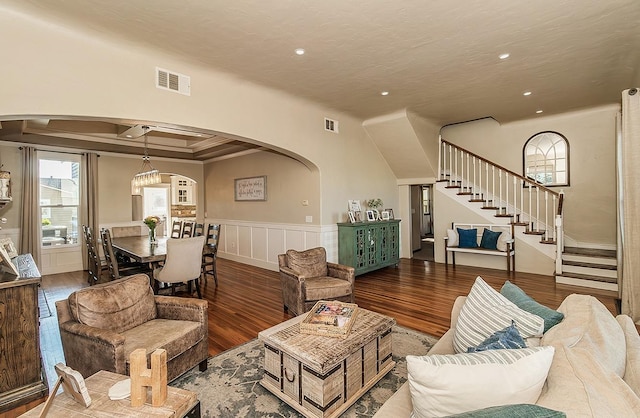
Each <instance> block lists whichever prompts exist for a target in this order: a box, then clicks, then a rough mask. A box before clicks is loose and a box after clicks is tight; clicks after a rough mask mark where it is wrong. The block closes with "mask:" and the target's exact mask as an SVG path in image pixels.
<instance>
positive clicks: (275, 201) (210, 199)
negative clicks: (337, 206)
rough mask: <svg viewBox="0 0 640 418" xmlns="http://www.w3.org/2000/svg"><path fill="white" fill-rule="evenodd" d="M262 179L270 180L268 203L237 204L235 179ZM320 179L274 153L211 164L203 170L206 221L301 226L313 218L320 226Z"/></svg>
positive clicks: (296, 162)
mask: <svg viewBox="0 0 640 418" xmlns="http://www.w3.org/2000/svg"><path fill="white" fill-rule="evenodd" d="M262 175H265V176H267V200H266V201H251V202H246V201H241V202H236V201H235V199H234V179H236V178H242V177H253V176H262ZM319 177H320V176H319V173H318V172H317V170H311V169H309V168H307V167H306V166H305V165H304V164H302V163H300V162H299V161H296V160H294V159H292V158H289V157H285V156H283V155H279V154H275V153H272V152H258V153H254V154H249V155H246V156H243V157H238V158H233V159H225V160H220V161H215V162H211V163H208V164H206V165H205V166H204V184H205V185H206V190H205V194H206V210H207V218H216V219H234V220H245V221H246V220H251V221H256V222H282V223H296V224H302V223H306V217H307V216H311V217H312V221H311V222H310V223H314V224H318V223H319V222H320V201H319V199H318V197H319V196H320V178H319ZM303 200H307V201H308V202H309V204H308V206H303V204H302V201H303ZM345 204H346V203H345Z"/></svg>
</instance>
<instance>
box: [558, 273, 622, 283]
mask: <svg viewBox="0 0 640 418" xmlns="http://www.w3.org/2000/svg"><path fill="white" fill-rule="evenodd" d="M562 276H563V277H571V278H573V279H582V280H592V281H595V282H603V283H617V282H618V279H617V278H615V277H602V276H593V275H590V274H580V273H572V272H567V271H563V272H562Z"/></svg>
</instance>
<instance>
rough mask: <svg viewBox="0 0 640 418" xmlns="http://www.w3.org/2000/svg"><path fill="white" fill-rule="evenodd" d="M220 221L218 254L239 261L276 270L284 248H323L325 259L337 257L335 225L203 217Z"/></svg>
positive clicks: (332, 259) (212, 221)
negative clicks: (325, 253)
mask: <svg viewBox="0 0 640 418" xmlns="http://www.w3.org/2000/svg"><path fill="white" fill-rule="evenodd" d="M205 222H206V223H219V224H220V230H221V233H220V246H219V248H218V256H219V257H221V258H227V259H230V260H234V261H238V262H241V263H245V264H249V265H253V266H257V267H262V268H266V269H269V270H273V271H277V270H278V254H282V253H284V252H285V251H286V250H288V249H296V250H299V251H300V250H306V249H309V248H313V247H320V246H322V247H325V249H326V250H327V260H329V261H333V262H337V261H338V260H337V259H338V248H337V245H338V228H337V226H336V225H326V226H318V225H306V224H276V223H261V222H248V221H236V220H228V219H206V220H205Z"/></svg>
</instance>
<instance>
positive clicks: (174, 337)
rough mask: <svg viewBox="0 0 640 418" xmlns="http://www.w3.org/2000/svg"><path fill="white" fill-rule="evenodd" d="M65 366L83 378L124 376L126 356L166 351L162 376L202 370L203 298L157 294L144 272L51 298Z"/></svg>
mask: <svg viewBox="0 0 640 418" xmlns="http://www.w3.org/2000/svg"><path fill="white" fill-rule="evenodd" d="M56 310H57V313H58V326H59V328H60V337H61V339H62V349H63V351H64V356H65V360H66V363H67V366H69V367H71V368H72V369H75V370H77V371H79V372H80V373H81V374H82V375H83V376H84V377H88V376H90V375H92V374H94V373H96V372H97V371H99V370H108V371H111V372H114V373H120V374H125V375H128V374H129V356H130V354H131V352H132V351H133V350H135V349H138V348H144V349H145V350H147V355H148V356H151V353H152V352H153V351H154V350H156V349H157V348H164V349H165V350H167V379H168V380H169V381H170V380H173V379H175V378H176V377H178V376H180V375H181V374H182V373H184V372H186V371H187V370H189V369H191V368H192V367H194V366H196V365H199V366H200V370H201V371H204V370H206V368H207V358H208V356H209V353H208V349H209V346H208V333H209V330H208V323H207V301H206V300H201V299H193V298H180V297H172V296H156V295H154V294H153V291H152V289H151V286H150V284H149V277H148V276H147V275H146V274H137V275H135V276H129V277H125V278H122V279H119V280H114V281H112V282H108V283H105V284H101V285H96V286H92V287H88V288H83V289H80V290H78V291H76V292H74V293H72V294H71V295H70V296H69V298H68V299H65V300H61V301H58V302H56Z"/></svg>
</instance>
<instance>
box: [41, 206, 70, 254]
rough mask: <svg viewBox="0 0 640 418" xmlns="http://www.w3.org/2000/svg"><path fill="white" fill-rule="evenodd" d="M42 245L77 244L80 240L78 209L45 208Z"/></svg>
mask: <svg viewBox="0 0 640 418" xmlns="http://www.w3.org/2000/svg"><path fill="white" fill-rule="evenodd" d="M40 210H41V211H42V245H44V246H51V245H62V244H75V243H76V242H77V239H78V208H77V207H76V206H70V207H59V206H58V207H43V208H41V209H40Z"/></svg>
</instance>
